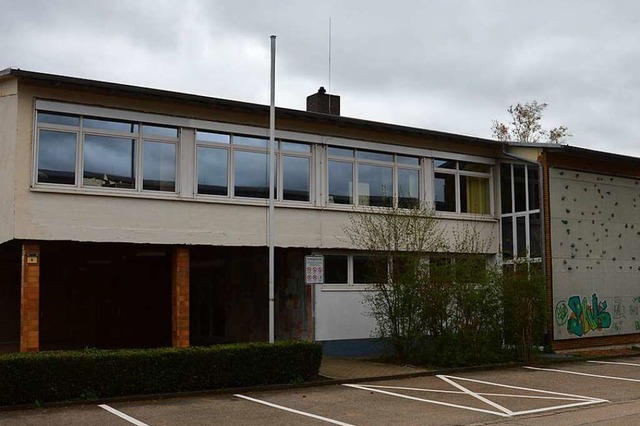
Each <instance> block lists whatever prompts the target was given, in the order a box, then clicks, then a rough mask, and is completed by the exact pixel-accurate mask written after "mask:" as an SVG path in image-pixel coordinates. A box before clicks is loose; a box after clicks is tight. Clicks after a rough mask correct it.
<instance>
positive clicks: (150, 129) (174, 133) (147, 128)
mask: <svg viewBox="0 0 640 426" xmlns="http://www.w3.org/2000/svg"><path fill="white" fill-rule="evenodd" d="M142 135H143V136H164V137H167V138H177V137H178V129H177V128H176V127H165V126H151V125H149V124H144V125H143V126H142Z"/></svg>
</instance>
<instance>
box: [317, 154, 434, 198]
mask: <svg viewBox="0 0 640 426" xmlns="http://www.w3.org/2000/svg"><path fill="white" fill-rule="evenodd" d="M332 147H335V148H340V149H350V150H352V151H353V157H340V156H335V155H330V154H329V149H330V148H332ZM359 151H360V152H362V151H369V152H375V153H380V154H384V155H390V156H391V157H392V160H391V161H381V160H371V159H363V158H358V152H359ZM398 156H401V157H415V158H417V159H418V164H417V165H411V164H404V163H400V162H398ZM331 161H334V162H339V163H349V164H351V172H352V177H351V179H352V182H353V185H352V188H351V196H352V199H353V202H352V203H345V204H342V203H334V202H332V201H330V198H329V197H330V194H329V190H330V187H329V183H330V182H329V163H330V162H331ZM422 161H423V159H422V158H421V157H419V156H416V155H412V154H399V153H395V152H389V151H374V150H371V149H358V148H353V147H348V146H340V145H329V146H327V149H326V167H324V170H325V172H326V173H325V175H326V176H325V177H324V180H325V184H326V188H327V195H326V200H325V202H326V203H327V204H328V205H330V206H365V207H376V208H377V207H379V208H385V207H389V206H370V205H367V204H360V181H359V180H358V175H359V173H358V172H359V165H368V166H378V167H387V168H390V169H391V190H392V192H393V194H392V195H391V199H392V203H393V206H394V207H397V206H398V195H399V194H398V170H401V169H402V170H415V171H417V172H418V203H420V202H422V201H423V192H424V191H423V180H424V179H422V178H421V175H422V173H423V168H422Z"/></svg>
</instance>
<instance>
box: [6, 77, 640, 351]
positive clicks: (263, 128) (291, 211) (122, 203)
mask: <svg viewBox="0 0 640 426" xmlns="http://www.w3.org/2000/svg"><path fill="white" fill-rule="evenodd" d="M339 101H340V99H339V97H337V96H333V95H329V94H326V93H324V90H320V91H319V92H318V93H316V94H314V95H312V96H310V97H309V98H308V102H307V109H308V110H307V111H297V110H290V109H283V108H277V109H276V164H277V166H276V200H275V216H274V218H275V246H276V249H275V270H276V274H275V277H276V278H275V337H276V339H277V340H282V339H288V338H300V339H310V340H316V341H320V342H323V343H324V345H325V350H326V351H327V352H328V353H337V354H348V353H351V354H355V353H365V352H367V351H371V350H373V348H374V346H373V341H372V339H371V337H372V332H373V330H374V328H375V324H374V323H373V319H372V318H370V317H368V316H367V315H366V306H364V305H363V303H362V298H363V291H367V289H368V283H367V278H366V274H363V268H364V265H365V264H366V260H367V258H366V256H365V254H364V253H361V252H358V251H357V250H355V248H356V247H354V246H353V244H352V243H350V242H349V241H348V240H347V239H345V237H344V227H345V225H347V224H348V221H349V215H350V214H351V213H352V212H353V211H358V210H359V209H362V208H369V207H371V206H375V207H380V208H385V207H388V206H389V205H390V203H401V204H400V205H401V206H402V205H412V204H417V203H426V204H429V205H432V206H434V208H435V209H436V212H437V216H438V220H440V221H442V225H443V226H444V228H445V229H446V230H447V232H448V233H449V235H451V233H452V232H454V230H456V229H463V228H464V227H465V226H473V227H474V229H478V230H479V232H480V233H481V235H482V237H483V238H485V239H486V240H487V241H491V244H488V245H486V248H485V250H486V253H485V254H486V255H487V257H488V258H489V259H490V258H494V257H496V256H500V258H501V259H502V261H504V262H510V261H512V260H513V259H514V258H527V259H531V260H533V261H540V262H542V264H543V265H544V267H545V271H546V274H547V290H548V300H549V302H548V304H549V308H550V312H549V315H548V323H549V332H550V336H551V338H552V343H553V344H554V346H556V347H557V348H571V347H578V346H581V345H590V346H591V345H598V344H622V343H630V342H637V341H640V334H639V331H638V330H639V329H640V316H639V312H638V307H639V306H640V294H637V293H639V292H640V291H639V290H638V285H637V282H638V278H639V277H640V219H637V218H638V215H637V214H635V213H634V212H635V210H634V209H636V208H637V207H636V204H638V203H640V189H639V188H638V187H637V185H638V179H640V160H638V159H635V158H630V157H624V156H619V155H612V154H607V153H601V152H594V151H589V150H585V149H580V148H574V147H568V146H560V145H555V146H549V145H524V144H516V143H514V144H502V143H499V142H496V141H493V140H487V139H480V138H474V137H469V136H463V135H455V134H450V133H443V132H437V131H431V130H425V129H418V128H411V127H405V126H398V125H391V124H386V123H379V122H371V121H365V120H359V119H353V118H347V117H343V116H340V115H339V112H340V104H339ZM268 126H269V108H268V107H267V106H263V105H256V104H249V103H243V102H235V101H229V100H223V99H216V98H210V97H203V96H196V95H190V94H183V93H175V92H168V91H162V90H155V89H147V88H143V87H134V86H127V85H121V84H113V83H106V82H98V81H91V80H84V79H77V78H70V77H63V76H57V75H49V74H41V73H36V72H29V71H23V70H18V69H7V70H5V71H2V72H0V348H4V350H7V351H11V350H22V351H37V350H47V349H58V348H61V349H68V348H83V347H114V348H123V347H151V346H171V345H173V346H187V345H190V344H191V345H193V344H213V343H221V342H245V341H265V340H267V338H268V323H269V295H268V285H267V280H268V262H267V259H268V250H267V231H268V224H267V212H268V208H267V205H268V202H267V198H268V194H269V182H268V141H269V137H268V136H269V129H268ZM636 199H638V200H637V201H638V203H636ZM636 231H637V232H636ZM636 234H637V235H636ZM636 237H637V238H636ZM309 254H322V255H324V261H325V283H324V284H322V285H315V286H310V285H305V277H304V257H305V255H309ZM576 298H577V299H576ZM604 314H609V316H610V317H611V318H610V321H606V315H604ZM592 317H594V318H595V323H594V322H593V321H591V319H592ZM603 317H604V320H603ZM599 318H600V319H599ZM593 324H595V325H593ZM592 337H593V338H592Z"/></svg>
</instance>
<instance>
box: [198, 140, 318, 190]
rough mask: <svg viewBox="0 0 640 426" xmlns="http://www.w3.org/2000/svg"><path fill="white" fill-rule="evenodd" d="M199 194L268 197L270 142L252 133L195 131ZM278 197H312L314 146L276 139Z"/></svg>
mask: <svg viewBox="0 0 640 426" xmlns="http://www.w3.org/2000/svg"><path fill="white" fill-rule="evenodd" d="M196 144H197V148H196V152H197V154H196V156H197V168H198V173H197V174H198V194H202V195H222V196H227V197H245V198H268V197H269V155H268V146H269V141H268V140H267V139H264V138H256V137H250V136H242V135H233V134H223V133H213V132H207V131H198V132H196ZM275 186H276V188H275V189H276V198H277V199H278V200H285V201H305V202H309V201H310V200H311V145H309V144H306V143H300V142H293V141H284V140H281V141H276V185H275Z"/></svg>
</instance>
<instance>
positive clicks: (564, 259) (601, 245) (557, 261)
mask: <svg viewBox="0 0 640 426" xmlns="http://www.w3.org/2000/svg"><path fill="white" fill-rule="evenodd" d="M550 207H551V229H550V231H551V247H552V259H553V268H552V274H553V306H554V312H553V319H554V338H555V339H576V338H580V337H597V336H603V335H607V336H610V335H619V334H629V333H638V332H640V287H638V279H639V278H640V180H638V179H628V178H621V177H612V176H606V175H601V174H593V173H584V172H576V171H571V170H565V169H559V168H551V169H550Z"/></svg>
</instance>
